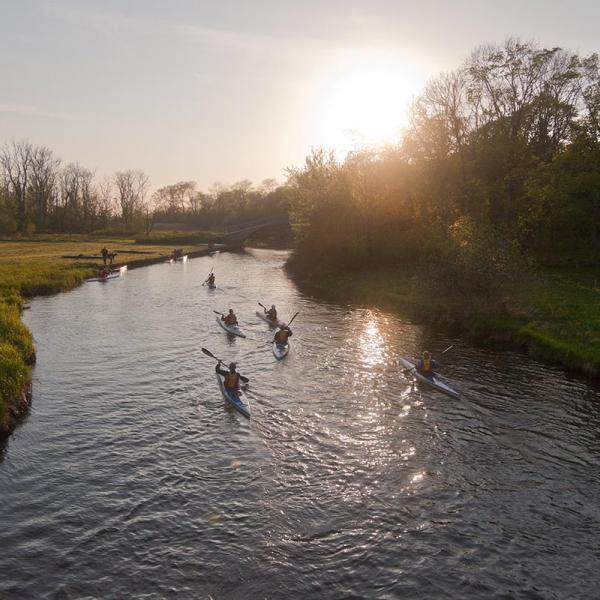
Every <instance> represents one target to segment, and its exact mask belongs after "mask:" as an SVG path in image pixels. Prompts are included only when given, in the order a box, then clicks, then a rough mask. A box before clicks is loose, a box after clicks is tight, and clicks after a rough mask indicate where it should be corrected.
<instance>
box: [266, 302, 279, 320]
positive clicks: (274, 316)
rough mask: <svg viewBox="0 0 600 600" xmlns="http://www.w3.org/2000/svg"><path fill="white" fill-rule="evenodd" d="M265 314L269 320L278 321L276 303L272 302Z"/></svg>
mask: <svg viewBox="0 0 600 600" xmlns="http://www.w3.org/2000/svg"><path fill="white" fill-rule="evenodd" d="M265 316H266V317H267V319H269V321H273V323H277V309H276V308H275V305H274V304H271V308H270V309H269V310H265Z"/></svg>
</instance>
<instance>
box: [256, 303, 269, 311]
mask: <svg viewBox="0 0 600 600" xmlns="http://www.w3.org/2000/svg"><path fill="white" fill-rule="evenodd" d="M258 305H259V306H262V309H263V310H264V311H265V312H267V308H266V307H265V305H264V304H261V303H260V302H259V303H258Z"/></svg>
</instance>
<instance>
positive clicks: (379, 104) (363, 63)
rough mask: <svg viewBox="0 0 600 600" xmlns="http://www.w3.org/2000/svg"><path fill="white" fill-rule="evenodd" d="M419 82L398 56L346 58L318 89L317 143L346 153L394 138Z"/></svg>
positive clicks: (393, 139) (409, 66)
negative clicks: (320, 94) (320, 93)
mask: <svg viewBox="0 0 600 600" xmlns="http://www.w3.org/2000/svg"><path fill="white" fill-rule="evenodd" d="M419 79H420V78H419V77H418V74H417V72H416V69H415V67H414V66H412V65H410V64H409V63H407V62H406V61H402V60H400V59H398V58H395V59H393V58H390V57H381V56H371V57H364V56H363V57H361V58H358V59H357V58H356V57H355V58H353V59H352V60H345V61H344V63H343V64H342V65H341V67H340V68H338V69H337V72H336V74H335V75H334V76H332V77H331V78H330V79H329V80H328V81H326V83H325V85H324V89H323V91H322V100H321V110H320V118H319V123H318V128H319V132H318V137H319V145H322V146H324V147H326V148H331V149H334V150H336V152H338V153H341V154H346V153H347V152H349V151H350V150H354V149H357V148H359V147H363V146H368V145H377V144H384V143H389V142H394V141H396V140H398V138H399V134H400V130H401V128H402V127H404V126H405V125H406V124H407V113H408V108H409V104H410V101H411V99H412V98H413V97H414V96H415V95H416V94H417V93H418V91H419V88H420V81H419Z"/></svg>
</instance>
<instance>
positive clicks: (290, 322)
mask: <svg viewBox="0 0 600 600" xmlns="http://www.w3.org/2000/svg"><path fill="white" fill-rule="evenodd" d="M299 314H300V312H297V313H296V314H295V315H294V316H293V317H292V318H291V319H290V321H289V323H288V324H287V325H288V327H289V326H290V325H291V324H292V321H293V320H294V319H295V318H296V317H297V316H298V315H299Z"/></svg>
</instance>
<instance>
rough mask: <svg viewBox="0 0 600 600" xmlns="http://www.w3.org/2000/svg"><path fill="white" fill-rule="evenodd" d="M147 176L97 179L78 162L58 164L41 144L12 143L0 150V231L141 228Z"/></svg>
mask: <svg viewBox="0 0 600 600" xmlns="http://www.w3.org/2000/svg"><path fill="white" fill-rule="evenodd" d="M149 184H150V181H149V178H148V176H147V175H146V174H145V173H143V172H142V171H134V170H128V171H119V172H117V173H115V175H114V176H113V177H107V178H105V179H103V180H101V181H96V178H95V174H94V171H92V170H90V169H88V168H86V167H83V166H82V165H80V164H79V163H70V164H65V165H63V164H62V161H61V160H60V158H58V157H57V156H55V154H54V153H53V151H52V150H50V149H49V148H47V147H45V146H35V145H33V144H31V143H29V142H27V141H19V142H16V141H13V142H11V143H7V144H5V145H4V146H3V147H2V148H1V149H0V233H5V234H11V233H15V232H19V233H21V234H27V233H31V232H33V231H37V232H68V233H76V232H91V231H95V230H99V229H104V228H108V227H111V226H114V225H116V224H119V225H121V226H122V227H123V228H124V229H127V230H131V229H136V228H141V227H143V225H144V222H145V221H146V220H147V218H148V214H149V205H148V202H147V195H148V190H149Z"/></svg>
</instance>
